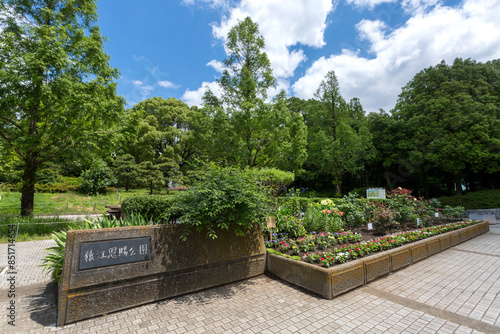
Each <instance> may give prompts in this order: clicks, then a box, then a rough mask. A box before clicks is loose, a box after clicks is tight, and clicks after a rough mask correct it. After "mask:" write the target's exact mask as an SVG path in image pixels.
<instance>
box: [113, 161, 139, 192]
mask: <svg viewBox="0 0 500 334" xmlns="http://www.w3.org/2000/svg"><path fill="white" fill-rule="evenodd" d="M113 167H114V168H113V173H114V175H115V176H116V179H117V185H118V186H121V187H124V188H125V191H128V190H129V189H130V188H133V187H135V186H136V185H137V183H138V182H137V176H138V169H139V168H138V166H137V164H136V162H135V159H134V157H133V156H132V155H131V154H124V155H119V156H117V157H116V159H115V161H114V162H113Z"/></svg>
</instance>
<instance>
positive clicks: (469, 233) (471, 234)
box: [465, 226, 475, 240]
mask: <svg viewBox="0 0 500 334" xmlns="http://www.w3.org/2000/svg"><path fill="white" fill-rule="evenodd" d="M465 229H466V230H467V240H469V239H472V238H474V237H475V234H474V226H468V227H466V228H465Z"/></svg>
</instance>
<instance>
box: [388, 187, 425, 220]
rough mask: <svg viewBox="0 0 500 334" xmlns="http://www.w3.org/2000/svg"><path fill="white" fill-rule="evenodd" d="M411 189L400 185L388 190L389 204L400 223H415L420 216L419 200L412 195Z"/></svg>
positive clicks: (395, 218)
mask: <svg viewBox="0 0 500 334" xmlns="http://www.w3.org/2000/svg"><path fill="white" fill-rule="evenodd" d="M411 193H412V191H411V190H409V189H405V188H401V187H398V188H396V189H393V190H391V191H389V192H388V197H389V199H390V200H389V201H387V204H388V206H389V209H390V210H391V212H392V214H393V217H394V220H396V221H397V222H398V223H399V224H408V223H413V222H414V221H416V219H417V218H418V213H417V202H418V200H417V199H416V198H415V197H413V196H412V195H411Z"/></svg>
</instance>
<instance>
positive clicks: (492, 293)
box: [0, 225, 500, 334]
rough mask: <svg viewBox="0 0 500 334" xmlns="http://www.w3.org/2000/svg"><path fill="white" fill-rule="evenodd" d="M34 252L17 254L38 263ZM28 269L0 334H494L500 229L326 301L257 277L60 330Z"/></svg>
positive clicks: (1, 295) (51, 298) (41, 283)
mask: <svg viewBox="0 0 500 334" xmlns="http://www.w3.org/2000/svg"><path fill="white" fill-rule="evenodd" d="M21 244H22V243H19V244H18V245H21ZM42 244H43V243H42V242H31V243H26V245H22V247H25V248H22V247H21V246H20V247H19V248H18V250H19V252H21V249H25V251H26V252H27V255H26V256H27V257H30V256H33V258H38V259H39V258H40V256H39V255H36V254H38V253H40V252H39V250H40V249H43V248H46V247H47V244H43V246H42ZM2 247H4V245H0V252H2V253H1V257H0V261H1V262H0V266H2V265H5V260H6V258H5V254H4V253H5V251H6V250H5V248H2ZM35 250H38V251H35ZM23 252H24V251H23ZM20 256H21V254H20ZM20 259H21V258H20ZM35 262H36V261H35V260H33V261H32V262H30V263H35ZM28 267H29V266H28ZM31 268H32V269H33V270H34V272H35V274H32V275H29V276H30V278H29V279H25V280H24V282H26V283H28V282H32V283H31V284H29V285H23V286H20V287H19V288H18V289H17V290H18V291H16V292H19V295H20V296H19V298H17V299H16V305H18V314H17V318H16V324H17V326H16V327H15V328H13V327H12V326H9V325H7V321H6V320H5V318H6V317H5V316H2V317H1V318H0V319H2V321H1V322H0V333H133V334H141V333H174V334H181V333H500V318H499V315H500V225H495V226H491V231H490V232H489V233H486V234H484V235H481V236H479V237H476V238H474V239H472V240H469V241H467V242H465V243H463V244H460V245H458V246H456V247H453V248H450V249H448V250H446V251H444V252H442V253H439V254H437V255H434V256H432V257H431V258H428V259H426V260H423V261H420V262H418V263H416V264H414V265H412V266H410V267H408V268H406V269H403V270H400V271H398V272H396V273H393V274H391V275H389V276H387V277H384V278H382V279H379V280H377V281H374V282H372V283H370V284H368V285H366V286H364V287H362V288H360V289H357V290H354V291H351V292H349V293H346V294H344V295H341V296H339V297H337V298H335V299H333V300H325V299H322V298H320V297H318V296H315V295H313V294H310V293H308V292H306V291H304V290H302V289H300V288H296V287H294V286H292V285H290V284H288V283H286V282H283V281H280V280H274V279H272V278H270V277H267V276H264V275H262V276H259V277H256V278H253V279H250V280H246V281H241V282H237V283H233V284H228V285H225V286H222V287H217V288H213V289H208V290H205V291H202V292H198V293H193V294H189V295H185V296H181V297H176V298H171V299H168V300H165V301H162V302H157V303H152V304H148V305H144V306H141V307H136V308H132V309H129V310H125V311H121V312H116V313H113V314H109V315H107V316H103V317H97V318H94V319H89V320H85V321H81V322H78V323H76V324H71V325H67V326H65V327H63V328H56V327H55V325H54V324H55V321H56V312H55V305H56V301H55V290H56V288H57V287H56V285H55V284H54V283H50V282H49V281H48V278H47V277H42V276H38V281H37V280H36V279H34V278H33V277H36V273H37V272H38V271H37V270H39V268H38V269H36V267H35V265H34V264H33V265H31ZM28 271H29V270H28V269H27V268H26V269H25V272H24V274H26V275H28ZM24 274H23V275H24ZM1 279H2V281H1V282H0V283H1V285H0V290H1V291H0V308H1V309H2V310H6V306H7V303H8V299H7V293H6V290H5V288H6V282H5V279H4V278H3V277H2V278H1ZM21 280H22V278H20V282H21ZM0 312H6V311H0ZM5 314H6V313H5Z"/></svg>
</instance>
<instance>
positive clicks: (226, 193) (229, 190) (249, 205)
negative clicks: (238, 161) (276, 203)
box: [181, 164, 268, 238]
mask: <svg viewBox="0 0 500 334" xmlns="http://www.w3.org/2000/svg"><path fill="white" fill-rule="evenodd" d="M181 209H182V213H183V216H182V217H181V219H182V222H183V223H184V224H186V235H185V237H186V236H187V235H188V234H189V233H190V232H192V229H195V230H196V231H198V232H204V233H206V234H207V235H208V236H210V237H211V238H216V237H217V232H216V230H217V229H231V230H233V231H234V232H235V233H236V235H240V236H241V235H244V234H245V232H246V231H247V230H249V229H251V227H252V226H253V225H254V224H256V223H260V222H261V221H262V218H263V217H264V216H265V214H266V212H267V210H268V209H267V197H266V194H265V190H264V189H263V187H262V186H261V185H260V184H259V182H257V181H256V180H255V179H254V177H253V175H252V173H251V172H249V171H248V170H239V169H236V168H231V167H226V168H223V167H218V166H215V165H213V164H212V165H211V166H210V167H209V169H208V170H207V171H206V173H204V174H203V176H202V177H201V180H200V181H198V182H197V183H195V184H194V185H193V186H191V187H190V188H189V189H188V190H186V191H185V192H184V196H182V206H181Z"/></svg>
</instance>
